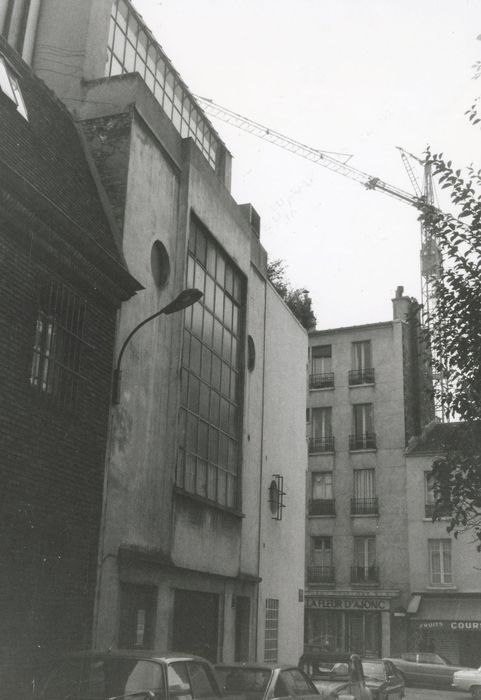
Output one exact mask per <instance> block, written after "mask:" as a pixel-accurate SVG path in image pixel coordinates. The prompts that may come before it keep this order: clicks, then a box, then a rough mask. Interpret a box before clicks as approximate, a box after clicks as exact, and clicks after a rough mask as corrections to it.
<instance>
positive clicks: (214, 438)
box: [209, 428, 219, 464]
mask: <svg viewBox="0 0 481 700" xmlns="http://www.w3.org/2000/svg"><path fill="white" fill-rule="evenodd" d="M218 459H219V431H218V430H215V428H210V429H209V460H210V461H211V462H214V463H216V464H217V461H218Z"/></svg>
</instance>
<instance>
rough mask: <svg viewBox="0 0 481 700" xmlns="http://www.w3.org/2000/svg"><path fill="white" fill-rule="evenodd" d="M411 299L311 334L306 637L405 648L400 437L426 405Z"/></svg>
mask: <svg viewBox="0 0 481 700" xmlns="http://www.w3.org/2000/svg"><path fill="white" fill-rule="evenodd" d="M413 304H414V302H413V300H411V299H410V298H409V297H406V296H403V290H402V288H398V290H397V293H396V298H395V299H394V300H393V307H394V320H393V321H388V322H385V323H375V324H369V325H363V326H356V327H350V328H338V329H333V330H325V331H314V332H312V333H310V334H309V399H308V408H307V434H308V445H309V470H308V475H307V477H308V478H307V504H308V507H307V537H306V561H307V567H306V584H307V590H306V601H305V607H306V636H305V641H306V645H307V646H308V647H314V648H321V649H325V650H346V651H347V650H352V651H358V652H360V653H361V654H363V655H375V656H381V655H384V656H385V655H389V654H392V653H395V652H396V651H402V650H403V649H405V648H406V643H407V636H406V635H407V629H406V624H405V615H404V611H405V609H406V606H407V604H408V602H409V590H410V579H409V569H410V561H409V548H408V537H407V533H408V512H407V504H406V467H405V456H404V452H405V448H406V444H407V441H408V439H409V438H410V436H412V435H414V434H418V433H419V431H420V425H421V424H422V422H424V421H425V420H427V418H428V416H429V406H428V404H427V403H426V400H425V393H424V392H425V378H424V367H423V366H422V365H421V364H420V347H421V346H420V339H419V327H418V325H417V321H416V318H415V316H416V314H415V308H414V307H413Z"/></svg>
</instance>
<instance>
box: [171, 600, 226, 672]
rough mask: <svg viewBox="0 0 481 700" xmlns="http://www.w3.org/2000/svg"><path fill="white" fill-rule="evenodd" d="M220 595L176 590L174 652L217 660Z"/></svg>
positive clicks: (213, 661)
mask: <svg viewBox="0 0 481 700" xmlns="http://www.w3.org/2000/svg"><path fill="white" fill-rule="evenodd" d="M218 635H219V596H218V595H216V594H214V593H200V592H198V591H184V590H179V589H177V590H176V591H174V621H173V635H172V643H173V650H174V651H181V652H186V653H189V654H198V655H199V656H203V657H204V658H205V659H208V660H209V661H211V662H212V663H215V662H216V661H217V654H218Z"/></svg>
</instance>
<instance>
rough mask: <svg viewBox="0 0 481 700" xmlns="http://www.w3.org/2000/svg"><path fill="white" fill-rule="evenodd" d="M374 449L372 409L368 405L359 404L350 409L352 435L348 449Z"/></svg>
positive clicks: (374, 437) (370, 405) (374, 436)
mask: <svg viewBox="0 0 481 700" xmlns="http://www.w3.org/2000/svg"><path fill="white" fill-rule="evenodd" d="M375 447H376V435H375V433H374V423H373V408H372V404H370V403H359V404H355V405H354V406H353V407H352V435H351V436H350V440H349V449H351V450H365V449H374V448H375Z"/></svg>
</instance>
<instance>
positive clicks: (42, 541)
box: [0, 37, 140, 666]
mask: <svg viewBox="0 0 481 700" xmlns="http://www.w3.org/2000/svg"><path fill="white" fill-rule="evenodd" d="M0 130H1V133H2V138H1V139H0V200H1V206H0V212H1V213H0V270H1V273H0V286H1V294H0V324H1V327H2V333H1V337H2V341H1V343H0V382H1V385H2V391H1V397H0V441H1V444H2V455H1V460H0V485H1V493H2V496H1V501H0V504H1V505H0V556H1V560H2V565H1V573H0V617H1V619H2V625H1V630H0V666H2V665H3V660H4V659H3V653H4V652H5V654H7V655H8V654H10V653H13V654H15V653H16V652H18V651H19V650H22V654H23V659H24V663H25V660H26V659H27V658H28V655H29V654H30V653H33V652H37V653H42V652H43V651H47V650H50V651H51V650H52V649H62V650H63V649H65V648H72V647H79V646H84V645H86V644H87V645H88V644H89V641H90V639H91V635H92V620H93V610H94V602H95V589H96V578H97V575H96V559H97V551H98V540H99V529H100V519H101V512H102V488H103V470H104V461H105V454H106V442H107V431H108V422H109V411H110V401H109V395H110V382H111V368H112V361H113V354H114V342H115V327H116V318H117V312H118V309H119V307H120V305H121V302H122V301H125V300H126V299H128V298H130V297H131V296H132V295H134V294H135V292H136V291H138V290H139V289H140V285H139V284H138V283H137V282H136V280H135V279H134V278H132V276H131V275H130V274H129V273H128V272H127V269H126V266H125V263H124V261H123V258H122V255H121V254H120V251H119V248H118V245H117V240H116V235H117V234H116V229H115V225H114V223H113V218H112V217H111V215H110V213H109V211H108V207H107V206H105V204H106V200H103V199H102V195H101V192H100V190H99V188H98V183H97V181H96V175H95V172H94V170H95V169H93V168H92V167H91V166H92V163H91V159H90V157H89V156H88V154H87V152H86V150H85V144H84V141H83V138H82V136H81V134H80V133H79V132H78V130H77V128H76V126H75V124H74V122H73V120H72V118H71V116H70V114H69V113H68V111H67V110H66V108H65V107H64V106H63V105H62V104H61V103H60V102H59V100H57V99H56V98H55V97H54V95H53V94H52V92H51V91H50V90H48V89H47V88H46V87H45V85H44V84H43V83H42V81H41V80H39V79H38V78H36V77H35V76H34V75H33V74H32V72H31V70H30V69H29V68H28V66H27V65H26V64H25V63H24V62H23V61H22V60H21V58H20V57H19V56H18V54H17V53H16V52H15V51H13V50H12V49H11V47H10V46H9V45H8V44H7V43H6V42H4V41H3V39H1V37H0Z"/></svg>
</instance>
